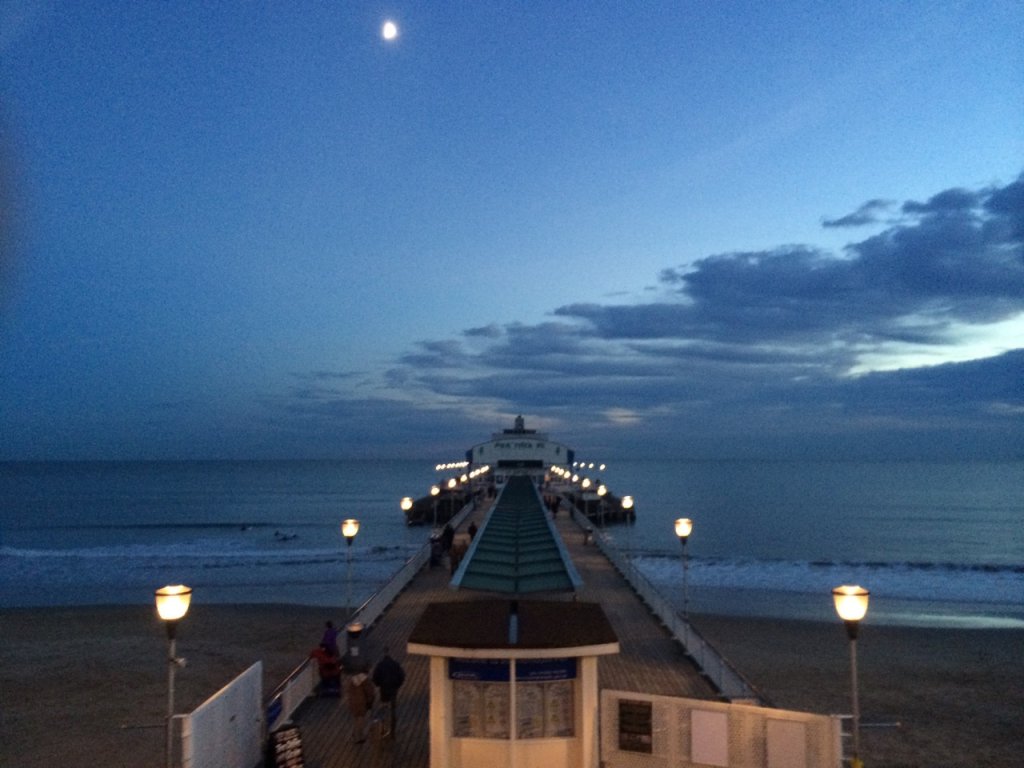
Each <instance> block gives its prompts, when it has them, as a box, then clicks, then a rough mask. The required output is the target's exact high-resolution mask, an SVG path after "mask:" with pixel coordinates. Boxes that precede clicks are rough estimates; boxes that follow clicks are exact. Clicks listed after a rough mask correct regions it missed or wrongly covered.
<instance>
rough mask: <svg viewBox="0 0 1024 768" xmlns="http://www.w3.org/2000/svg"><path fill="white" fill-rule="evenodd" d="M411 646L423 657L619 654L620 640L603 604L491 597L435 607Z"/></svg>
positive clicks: (425, 616)
mask: <svg viewBox="0 0 1024 768" xmlns="http://www.w3.org/2000/svg"><path fill="white" fill-rule="evenodd" d="M409 648H410V650H411V651H414V652H421V653H422V652H425V651H427V650H428V649H432V650H435V651H436V650H439V649H450V650H451V651H453V652H455V651H457V652H467V651H472V650H484V649H493V650H504V651H515V650H521V651H529V650H534V649H538V650H543V651H545V652H546V655H547V656H550V655H551V653H550V652H551V651H552V650H563V651H569V650H570V649H576V650H577V651H584V650H585V651H586V652H587V653H592V654H593V653H616V652H618V650H619V641H618V637H617V636H616V634H615V630H614V629H612V625H611V623H610V622H609V621H608V617H607V616H606V615H605V613H604V610H603V609H602V608H601V606H600V605H598V604H597V603H585V602H576V601H571V602H570V601H565V600H558V601H555V600H501V599H489V600H472V601H465V600H460V601H454V602H449V603H431V604H430V605H428V606H427V607H426V608H425V609H424V611H423V615H422V616H421V617H420V619H419V621H418V622H417V623H416V626H415V627H414V628H413V630H412V633H411V634H410V635H409ZM502 655H509V654H508V653H504V654H502ZM512 655H514V654H512ZM567 655H572V654H571V653H567Z"/></svg>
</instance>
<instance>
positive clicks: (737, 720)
mask: <svg viewBox="0 0 1024 768" xmlns="http://www.w3.org/2000/svg"><path fill="white" fill-rule="evenodd" d="M840 731H841V725H840V721H839V718H836V717H832V716H829V715H816V714H812V713H809V712H793V711H790V710H784V709H772V708H770V707H758V706H754V705H751V704H729V703H724V702H718V701H706V700H703V699H684V698H677V697H674V696H655V695H652V694H646V693H637V692H634V691H612V690H603V691H601V765H602V766H604V767H605V768H708V766H717V767H718V768H840V766H841V765H842V744H841V733H840Z"/></svg>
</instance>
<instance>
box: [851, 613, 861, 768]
mask: <svg viewBox="0 0 1024 768" xmlns="http://www.w3.org/2000/svg"><path fill="white" fill-rule="evenodd" d="M850 691H851V698H852V699H853V760H852V762H851V763H850V765H851V768H860V767H861V766H862V765H863V763H861V761H860V699H859V697H858V696H857V636H856V634H855V633H851V634H850Z"/></svg>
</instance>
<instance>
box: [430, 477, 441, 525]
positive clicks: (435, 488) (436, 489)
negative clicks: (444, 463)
mask: <svg viewBox="0 0 1024 768" xmlns="http://www.w3.org/2000/svg"><path fill="white" fill-rule="evenodd" d="M440 493H441V486H439V485H432V486H430V498H432V499H433V500H434V527H435V528H437V497H438V495H439V494H440Z"/></svg>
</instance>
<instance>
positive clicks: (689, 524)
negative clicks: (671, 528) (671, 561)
mask: <svg viewBox="0 0 1024 768" xmlns="http://www.w3.org/2000/svg"><path fill="white" fill-rule="evenodd" d="M692 530H693V520H691V519H690V518H688V517H680V518H679V519H678V520H676V536H678V537H679V538H680V539H685V538H686V537H687V536H689V535H690V531H692Z"/></svg>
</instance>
